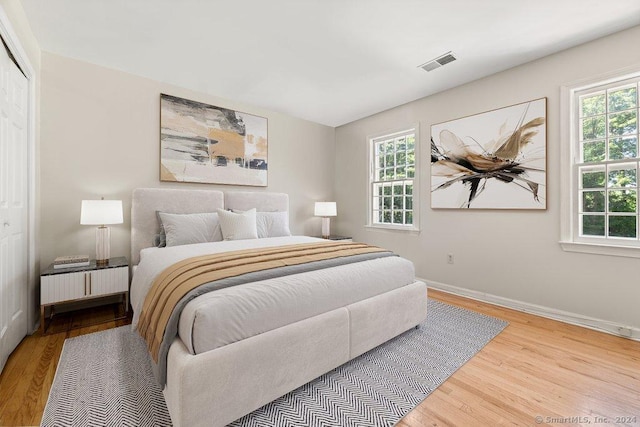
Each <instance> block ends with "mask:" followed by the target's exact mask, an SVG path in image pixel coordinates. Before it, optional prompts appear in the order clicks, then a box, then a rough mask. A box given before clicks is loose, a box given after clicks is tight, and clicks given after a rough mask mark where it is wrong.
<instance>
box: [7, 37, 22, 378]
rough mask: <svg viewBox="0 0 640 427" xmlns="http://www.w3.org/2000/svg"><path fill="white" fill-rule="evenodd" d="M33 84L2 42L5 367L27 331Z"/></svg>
mask: <svg viewBox="0 0 640 427" xmlns="http://www.w3.org/2000/svg"><path fill="white" fill-rule="evenodd" d="M27 100H28V83H27V78H26V77H25V76H24V75H23V74H22V72H21V71H20V69H19V68H18V66H17V65H16V64H15V63H14V62H13V60H12V59H11V58H10V57H9V54H8V53H7V50H6V48H5V46H4V45H3V44H1V43H0V371H2V369H3V368H4V365H5V363H6V361H7V358H8V357H9V354H11V352H12V351H13V350H14V349H15V348H16V346H17V345H18V344H19V343H20V341H21V340H22V338H23V337H24V336H25V335H26V334H27V289H28V271H27V268H28V266H27V250H28V232H27V230H28V228H27V226H28V210H27V209H28V201H27V197H28V175H27V170H28V158H27V143H28V141H27Z"/></svg>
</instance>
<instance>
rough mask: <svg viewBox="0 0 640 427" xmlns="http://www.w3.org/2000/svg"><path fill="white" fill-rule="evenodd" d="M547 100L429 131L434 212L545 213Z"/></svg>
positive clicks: (506, 108)
mask: <svg viewBox="0 0 640 427" xmlns="http://www.w3.org/2000/svg"><path fill="white" fill-rule="evenodd" d="M546 111H547V98H540V99H535V100H532V101H527V102H523V103H520V104H515V105H511V106H508V107H503V108H499V109H495V110H491V111H487V112H483V113H479V114H475V115H471V116H467V117H463V118H459V119H455V120H451V121H447V122H443V123H438V124H434V125H432V126H431V208H432V209H541V210H544V209H546V208H547V203H546V200H547V196H546V188H547V167H546V164H547V162H546V151H547V131H546V123H547V114H546Z"/></svg>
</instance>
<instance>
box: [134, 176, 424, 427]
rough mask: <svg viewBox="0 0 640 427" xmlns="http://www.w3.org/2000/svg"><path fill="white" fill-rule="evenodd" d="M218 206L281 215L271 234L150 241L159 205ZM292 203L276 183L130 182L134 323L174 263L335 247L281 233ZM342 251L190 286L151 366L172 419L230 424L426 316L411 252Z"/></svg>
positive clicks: (178, 209) (175, 210) (172, 209)
mask: <svg viewBox="0 0 640 427" xmlns="http://www.w3.org/2000/svg"><path fill="white" fill-rule="evenodd" d="M218 209H221V210H225V211H232V212H240V213H243V212H245V213H246V212H250V211H251V210H252V209H255V210H256V211H257V214H256V215H257V216H258V220H257V221H258V222H259V221H260V218H262V220H263V221H264V218H267V219H269V218H278V221H276V222H273V221H272V222H271V223H269V224H270V226H271V227H272V228H273V227H275V229H276V231H275V235H269V232H265V230H264V229H262V230H260V229H259V231H258V233H262V235H261V236H260V238H257V239H255V238H252V239H242V238H240V239H237V240H231V241H227V240H223V241H217V240H218V239H219V238H220V236H217V237H216V238H214V240H216V241H214V242H204V243H196V244H185V245H181V244H177V245H175V246H170V247H165V248H157V247H156V245H157V244H158V240H159V239H158V236H159V229H160V224H159V220H158V218H159V213H158V212H163V213H171V214H205V213H214V212H218V213H219V214H220V215H226V214H225V213H223V212H221V211H218ZM288 209H289V199H288V195H286V194H283V193H270V192H242V191H230V192H225V193H223V192H220V191H216V190H181V189H157V188H156V189H144V188H143V189H136V190H134V192H133V200H132V219H131V251H132V253H131V258H132V265H133V279H132V284H131V304H132V307H133V309H134V322H133V327H134V328H139V329H142V328H141V326H140V325H141V324H142V323H143V320H144V313H143V314H142V315H141V312H144V310H142V307H148V305H145V301H147V300H146V297H147V293H148V292H149V289H150V283H151V282H153V281H154V280H156V281H157V280H158V279H159V277H160V276H161V274H164V273H163V270H164V269H165V268H166V267H167V266H169V265H171V264H174V263H177V264H176V265H179V264H180V263H181V262H182V263H188V262H190V260H192V259H200V258H203V257H218V256H227V254H236V253H239V252H237V251H241V250H242V251H245V252H247V253H249V252H251V251H253V252H252V253H258V254H262V253H270V252H273V253H276V252H278V251H280V250H281V249H282V248H287V249H288V248H295V250H300V248H303V249H304V250H305V251H306V250H312V249H311V248H313V250H314V251H316V250H317V249H316V248H317V247H320V246H322V245H328V246H326V247H327V248H328V249H327V251H329V250H332V249H331V248H333V247H334V246H335V245H334V246H331V245H332V243H331V242H329V241H323V240H322V239H317V238H312V237H305V236H290V235H286V234H287V233H286V232H287V231H288V224H286V226H285V227H284V229H285V231H283V227H282V225H283V224H282V219H283V218H284V220H285V221H288V220H287V217H288ZM194 216H196V217H197V215H194ZM274 224H275V225H274ZM263 225H264V224H263ZM263 228H264V227H263ZM267 228H268V227H267ZM272 231H273V230H272ZM169 237H170V236H169V235H167V236H166V238H167V239H168V238H169ZM240 237H242V236H240ZM174 243H175V241H174ZM178 243H179V242H178ZM358 245H359V244H353V245H352V246H354V247H355V246H358ZM324 247H325V246H322V248H324ZM335 248H337V249H336V250H345V248H343V247H337V246H335ZM292 250H293V249H292ZM367 250H368V249H367ZM322 251H324V249H322ZM243 253H244V252H243ZM317 253H318V255H319V256H323V255H322V254H321V253H320V252H319V251H317ZM198 257H200V258H198ZM358 257H361V258H358ZM344 259H346V258H341V260H340V261H336V260H334V259H329V260H324V261H316V262H315V263H309V265H322V266H323V267H326V268H322V269H320V268H319V267H314V268H311V269H307V267H306V264H305V265H304V266H289V265H287V266H286V267H283V270H286V269H287V268H291V269H292V270H287V273H286V274H284V275H282V276H278V275H272V276H270V275H269V274H270V273H269V274H267V276H262V275H260V276H252V274H263V273H250V274H247V275H242V276H241V277H246V278H247V279H246V280H247V281H245V282H242V283H241V284H237V286H230V287H225V288H220V289H217V290H215V291H214V292H209V293H203V294H200V293H197V294H196V295H195V296H193V297H192V298H191V299H189V300H188V302H185V303H184V307H183V310H182V311H181V312H180V313H179V314H176V313H173V315H172V318H174V319H177V320H175V322H176V325H175V328H174V329H175V337H174V336H173V335H169V336H168V338H166V337H165V342H166V347H167V349H166V357H164V358H163V356H162V353H160V356H159V359H158V360H159V363H158V364H157V365H158V366H160V370H161V371H163V372H160V373H158V374H157V375H158V378H159V381H160V383H161V385H163V387H164V396H165V400H166V402H167V407H168V409H169V413H170V414H171V419H172V421H173V423H174V425H176V426H195V425H207V426H223V425H226V424H228V423H230V422H233V421H234V420H236V419H238V418H240V417H242V416H244V415H246V414H248V413H250V412H252V411H253V410H255V409H257V408H259V407H261V406H263V405H265V404H266V403H269V402H270V401H272V400H274V399H276V398H278V397H280V396H282V395H284V394H286V393H288V392H289V391H292V390H294V389H296V388H297V387H299V386H301V385H303V384H305V383H307V382H309V381H311V380H313V379H314V378H317V377H318V376H320V375H322V374H324V373H326V372H328V371H330V370H332V369H334V368H336V367H337V366H340V365H341V364H343V363H345V362H347V361H349V360H350V359H352V358H354V357H357V356H359V355H360V354H362V353H364V352H366V351H368V350H370V349H372V348H374V347H376V346H378V345H380V344H382V343H384V342H385V341H387V340H389V339H390V338H393V337H394V336H396V335H398V334H400V333H402V332H404V331H406V330H408V329H410V328H412V327H415V326H416V325H418V324H419V323H421V322H422V321H423V320H424V319H425V318H426V310H427V292H426V285H425V284H424V283H423V282H420V281H418V280H415V275H414V270H413V265H412V264H411V263H410V262H409V261H407V260H405V259H403V258H401V257H398V256H391V255H389V254H388V253H386V251H384V252H380V251H377V252H375V253H373V252H372V253H369V252H367V253H362V254H358V255H354V256H353V257H351V258H349V262H348V263H346V264H345V263H344V262H346V261H343V260H344ZM323 263H327V264H326V265H325V264H323ZM274 271H275V269H274ZM225 280H227V279H225ZM228 280H236V278H231V279H228ZM212 283H219V282H212ZM209 285H211V283H209ZM140 316H142V318H141V317H140ZM169 329H170V328H169V327H167V330H169ZM154 354H155V353H154ZM162 360H164V364H163V363H160V362H162ZM158 366H155V365H154V367H155V368H158Z"/></svg>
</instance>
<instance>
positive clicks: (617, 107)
mask: <svg viewBox="0 0 640 427" xmlns="http://www.w3.org/2000/svg"><path fill="white" fill-rule="evenodd" d="M637 105H638V94H637V88H636V86H635V85H634V86H629V87H626V88H622V89H615V90H611V91H609V111H610V112H615V111H623V110H629V109H631V108H635V107H636V106H637Z"/></svg>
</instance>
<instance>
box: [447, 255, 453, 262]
mask: <svg viewBox="0 0 640 427" xmlns="http://www.w3.org/2000/svg"><path fill="white" fill-rule="evenodd" d="M447 264H453V254H447Z"/></svg>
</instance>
